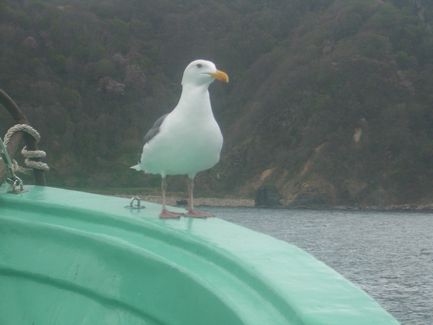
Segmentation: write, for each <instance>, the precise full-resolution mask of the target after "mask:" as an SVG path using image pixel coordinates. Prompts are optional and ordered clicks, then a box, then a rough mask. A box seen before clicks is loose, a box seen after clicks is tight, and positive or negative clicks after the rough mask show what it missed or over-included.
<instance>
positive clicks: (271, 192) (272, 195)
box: [255, 185, 282, 208]
mask: <svg viewBox="0 0 433 325" xmlns="http://www.w3.org/2000/svg"><path fill="white" fill-rule="evenodd" d="M281 206H282V205H281V195H280V193H278V191H277V189H276V187H275V186H269V185H268V186H261V187H259V189H258V190H257V192H256V198H255V207H257V208H280V207H281Z"/></svg>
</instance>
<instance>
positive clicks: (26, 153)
mask: <svg viewBox="0 0 433 325" xmlns="http://www.w3.org/2000/svg"><path fill="white" fill-rule="evenodd" d="M16 132H25V133H27V134H28V135H30V136H31V137H33V138H34V139H35V141H36V143H38V142H39V141H40V140H41V136H40V134H39V132H38V131H36V130H35V129H34V128H33V127H31V126H30V125H28V124H16V125H14V126H12V127H11V128H10V129H9V130H8V131H7V132H6V135H5V137H4V141H3V142H4V144H5V146H7V144H8V143H9V141H10V139H11V137H12V135H13V134H14V133H16ZM21 154H22V155H23V157H24V165H25V166H26V167H22V166H20V165H18V163H17V162H16V160H13V169H14V171H16V172H21V173H29V172H30V171H31V170H32V169H37V170H41V171H48V170H50V167H49V166H48V164H47V163H44V162H42V161H35V160H32V159H35V158H36V159H42V158H45V157H46V156H47V154H46V152H45V151H43V150H27V146H24V147H23V149H22V150H21Z"/></svg>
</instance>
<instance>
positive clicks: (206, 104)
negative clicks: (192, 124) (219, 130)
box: [176, 85, 213, 118]
mask: <svg viewBox="0 0 433 325" xmlns="http://www.w3.org/2000/svg"><path fill="white" fill-rule="evenodd" d="M176 110H179V111H182V114H188V115H189V116H190V117H191V118H194V117H195V118H200V117H203V116H209V115H211V116H213V113H212V107H211V104H210V98H209V91H208V85H203V86H197V85H183V86H182V94H181V95H180V99H179V103H178V104H177V106H176Z"/></svg>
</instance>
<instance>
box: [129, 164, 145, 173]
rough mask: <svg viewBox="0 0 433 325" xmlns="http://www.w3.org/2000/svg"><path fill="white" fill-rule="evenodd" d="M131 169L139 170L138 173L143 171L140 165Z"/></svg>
mask: <svg viewBox="0 0 433 325" xmlns="http://www.w3.org/2000/svg"><path fill="white" fill-rule="evenodd" d="M129 168H132V169H135V170H138V171H140V170H142V169H141V166H140V164H137V165H134V166H131V167H129Z"/></svg>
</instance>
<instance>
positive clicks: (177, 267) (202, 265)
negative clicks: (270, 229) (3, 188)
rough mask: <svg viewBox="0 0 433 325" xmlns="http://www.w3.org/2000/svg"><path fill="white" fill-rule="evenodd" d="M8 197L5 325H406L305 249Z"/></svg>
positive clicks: (0, 287) (1, 303) (0, 242)
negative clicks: (399, 322)
mask: <svg viewBox="0 0 433 325" xmlns="http://www.w3.org/2000/svg"><path fill="white" fill-rule="evenodd" d="M26 189H27V191H26V192H25V193H22V194H19V195H15V194H1V195H0V324H2V325H27V324H28V325H53V324H56V325H58V324H62V325H69V324H70V325H77V324H88V325H97V324H104V325H107V324H108V325H110V324H116V325H118V324H128V325H133V324H152V325H153V324H185V325H212V324H215V325H217V324H218V325H231V324H251V325H252V324H257V325H273V324H286V325H288V324H305V325H313V324H314V325H319V324H320V325H325V324H341V325H357V324H362V325H369V324H371V325H381V324H398V322H397V321H396V320H395V319H394V318H393V317H392V316H391V315H390V314H388V313H387V312H386V311H385V310H383V309H382V308H381V307H380V306H379V305H378V304H377V303H376V302H375V301H374V300H373V299H372V298H370V297H369V296H368V295H367V294H366V293H364V292H363V291H362V290H361V289H359V288H358V287H356V286H355V285H353V284H352V283H350V282H349V281H347V280H346V279H344V278H343V277H342V276H341V275H339V274H338V273H337V272H335V271H334V270H332V269H331V268H329V267H328V266H326V265H325V264H324V263H322V262H320V261H318V260H316V259H315V258H314V257H312V256H311V255H309V254H307V253H306V252H304V251H302V250H301V249H299V248H297V247H295V246H293V245H289V244H287V243H286V242H283V241H279V240H276V239H274V238H272V237H270V236H267V235H264V234H260V233H257V232H254V231H251V230H248V229H246V228H243V227H240V226H237V225H234V224H231V223H229V222H226V221H223V220H220V219H218V218H210V219H205V220H201V219H191V218H180V219H179V220H160V219H159V218H158V214H159V211H160V206H159V205H157V204H152V203H146V207H147V208H146V209H142V210H131V209H128V208H125V206H126V205H128V203H129V199H125V198H116V197H109V196H102V195H95V194H88V193H83V192H76V191H68V190H61V189H55V188H49V187H27V188H26Z"/></svg>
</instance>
